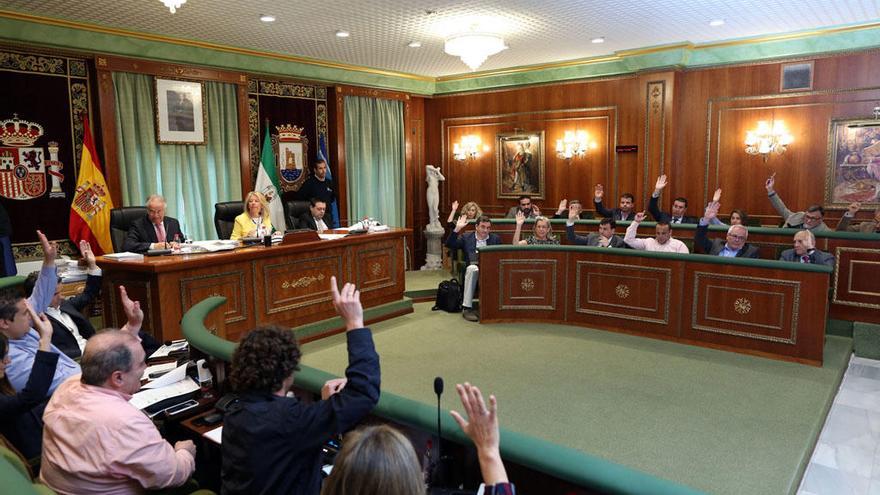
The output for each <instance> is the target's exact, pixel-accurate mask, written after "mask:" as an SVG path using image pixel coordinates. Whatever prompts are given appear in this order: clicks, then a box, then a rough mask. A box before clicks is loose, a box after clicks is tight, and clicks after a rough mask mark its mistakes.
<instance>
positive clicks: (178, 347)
mask: <svg viewBox="0 0 880 495" xmlns="http://www.w3.org/2000/svg"><path fill="white" fill-rule="evenodd" d="M188 347H189V342H187V341H186V339H181V340H175V341H173V342H171V344H170V345H169V344H163V345H162V347H160V348H158V349H156V352H154V353H152V354H150V357H149V358H147V359H153V358H160V357H167V356H168V354H170V353H172V352H180V351H185V350H186V349H187V348H188Z"/></svg>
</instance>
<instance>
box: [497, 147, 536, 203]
mask: <svg viewBox="0 0 880 495" xmlns="http://www.w3.org/2000/svg"><path fill="white" fill-rule="evenodd" d="M495 150H496V154H497V160H496V161H497V165H496V183H497V193H498V194H497V195H498V197H499V198H516V197H518V196H520V195H523V194H528V195H530V196H531V197H533V198H535V199H544V194H545V191H546V188H547V187H546V184H545V182H544V131H541V132H526V133H522V132H520V133H507V134H498V135H496V136H495Z"/></svg>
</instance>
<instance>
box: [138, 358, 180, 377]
mask: <svg viewBox="0 0 880 495" xmlns="http://www.w3.org/2000/svg"><path fill="white" fill-rule="evenodd" d="M174 368H177V362H176V361H175V362H171V363H162V364H154V365H152V366H147V369H145V370H144V374H143V375H141V380H149V379H150V373H161V372H163V371H166V372H168V371H171V370H173V369H174Z"/></svg>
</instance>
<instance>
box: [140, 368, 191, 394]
mask: <svg viewBox="0 0 880 495" xmlns="http://www.w3.org/2000/svg"><path fill="white" fill-rule="evenodd" d="M186 365H187V363H183V364H181V365H180V366H178V367H176V368H174V371H169V372H168V373H165V374H164V375H162V376H160V377H159V378H156V379H155V380H153V381H151V382H150V383H148V384H146V385H144V386H142V387H141V390H143V389H145V388H148V389H149V388H162V387H167V386H169V385H171V384H174V383H176V382H179V381H180V380H183V379H184V378H186Z"/></svg>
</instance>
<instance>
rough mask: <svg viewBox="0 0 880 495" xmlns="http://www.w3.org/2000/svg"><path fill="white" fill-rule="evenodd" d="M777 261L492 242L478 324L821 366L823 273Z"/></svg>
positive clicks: (485, 254)
mask: <svg viewBox="0 0 880 495" xmlns="http://www.w3.org/2000/svg"><path fill="white" fill-rule="evenodd" d="M615 251H616V252H615ZM782 263H783V262H769V263H768V262H750V261H742V260H732V261H728V260H726V259H725V260H720V259H718V258H716V257H708V256H703V255H694V256H693V257H685V256H680V255H668V254H664V255H657V256H652V255H650V254H647V255H645V254H641V253H639V254H621V251H619V250H607V249H598V248H576V247H561V248H544V249H540V248H538V249H536V248H517V247H512V246H511V247H492V248H489V249H486V250H483V251H482V252H481V254H480V265H481V268H480V287H481V289H480V313H481V321H482V322H485V323H491V322H503V321H544V322H557V323H572V324H576V325H582V326H586V327H590V328H600V329H605V330H611V331H622V332H626V333H633V334H639V335H645V336H650V337H655V338H661V339H667V340H676V341H680V342H684V343H690V344H695V345H701V346H706V347H714V348H722V349H727V350H734V351H737V352H746V353H750V354H757V355H762V356H769V357H774V358H777V359H785V360H790V361H798V362H804V363H808V364H814V365H821V363H822V350H823V346H824V337H825V320H826V318H827V314H828V302H827V301H828V287H829V281H830V275H829V273H827V271H817V270H818V268H814V267H809V268H808V269H801V268H800V267H798V269H794V270H791V269H787V268H791V267H788V266H786V267H783V266H782ZM776 266H780V268H776ZM551 267H552V268H551Z"/></svg>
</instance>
